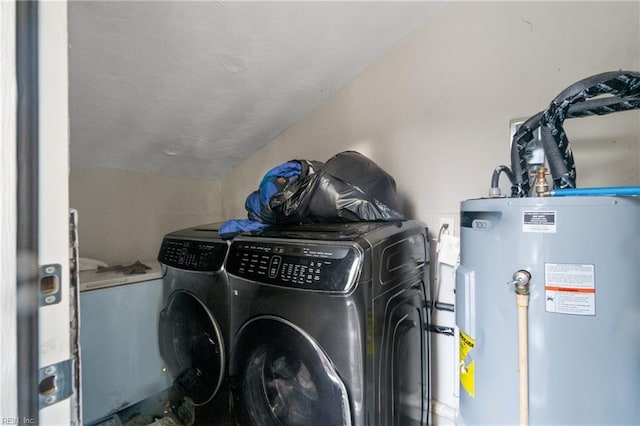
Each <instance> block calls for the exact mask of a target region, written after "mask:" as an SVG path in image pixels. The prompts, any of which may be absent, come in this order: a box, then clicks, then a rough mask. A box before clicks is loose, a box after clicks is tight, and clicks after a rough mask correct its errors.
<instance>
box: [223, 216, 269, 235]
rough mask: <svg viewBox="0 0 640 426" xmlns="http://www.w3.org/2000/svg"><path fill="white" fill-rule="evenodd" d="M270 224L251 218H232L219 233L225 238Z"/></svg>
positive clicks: (253, 230)
mask: <svg viewBox="0 0 640 426" xmlns="http://www.w3.org/2000/svg"><path fill="white" fill-rule="evenodd" d="M267 226H269V224H267V223H262V222H257V221H255V220H250V219H231V220H228V221H226V222H225V223H223V224H222V226H221V227H220V229H218V233H219V234H220V235H221V236H222V237H223V238H224V237H228V236H233V235H236V234H238V233H240V232H255V231H259V230H261V229H264V228H266V227H267Z"/></svg>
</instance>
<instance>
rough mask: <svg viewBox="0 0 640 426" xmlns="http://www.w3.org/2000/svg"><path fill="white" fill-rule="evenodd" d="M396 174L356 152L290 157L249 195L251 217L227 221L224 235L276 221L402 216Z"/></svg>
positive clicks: (259, 227)
mask: <svg viewBox="0 0 640 426" xmlns="http://www.w3.org/2000/svg"><path fill="white" fill-rule="evenodd" d="M401 206H402V203H401V200H400V198H399V197H398V194H397V193H396V183H395V180H394V179H393V177H392V176H390V175H389V174H388V173H386V172H385V171H384V170H382V169H381V168H380V167H379V166H378V165H377V164H375V163H374V162H373V161H371V160H370V159H369V158H367V157H366V156H364V155H362V154H360V153H359V152H356V151H344V152H341V153H339V154H337V155H335V156H333V157H332V158H331V159H329V160H328V161H327V162H326V163H322V162H319V161H313V160H291V161H288V162H286V163H284V164H281V165H279V166H277V167H274V168H273V169H271V170H269V171H268V172H267V173H266V174H265V175H264V177H263V178H262V181H261V182H260V185H259V186H258V189H257V190H256V191H254V192H252V193H251V194H249V196H248V197H247V199H246V201H245V209H246V210H247V213H248V214H247V216H248V219H233V220H230V221H227V222H225V223H224V224H223V225H222V227H221V228H220V230H219V233H220V235H222V236H223V237H230V236H233V235H236V234H238V233H240V232H259V231H260V230H262V229H264V228H266V227H268V226H271V225H275V224H299V223H306V222H354V221H393V220H403V219H404V215H403V214H402V213H401V211H402V208H401Z"/></svg>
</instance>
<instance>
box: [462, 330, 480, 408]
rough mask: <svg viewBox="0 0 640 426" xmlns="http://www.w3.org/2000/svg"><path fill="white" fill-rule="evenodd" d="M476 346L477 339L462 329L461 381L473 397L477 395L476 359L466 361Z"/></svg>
mask: <svg viewBox="0 0 640 426" xmlns="http://www.w3.org/2000/svg"><path fill="white" fill-rule="evenodd" d="M475 346H476V341H475V340H473V339H472V338H471V336H469V335H468V334H466V333H465V332H463V331H462V330H460V383H461V384H462V387H463V388H464V389H465V390H466V391H467V393H468V394H469V395H471V396H472V397H475V396H476V386H475V374H474V373H475V361H471V362H470V363H469V364H466V363H465V360H466V358H467V355H468V354H469V352H470V351H471V349H473V348H474V347H475Z"/></svg>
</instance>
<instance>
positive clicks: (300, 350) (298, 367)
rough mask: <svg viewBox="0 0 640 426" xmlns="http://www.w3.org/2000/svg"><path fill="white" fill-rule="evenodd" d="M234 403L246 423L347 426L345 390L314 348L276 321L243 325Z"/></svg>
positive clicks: (310, 341)
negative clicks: (244, 417) (236, 404)
mask: <svg viewBox="0 0 640 426" xmlns="http://www.w3.org/2000/svg"><path fill="white" fill-rule="evenodd" d="M234 357H235V361H236V362H237V364H236V365H237V367H238V368H237V373H238V375H237V377H236V382H237V383H238V386H235V389H234V398H235V399H236V402H237V403H238V405H239V407H238V408H239V411H240V412H241V413H245V414H244V415H246V416H248V417H249V418H248V419H244V420H247V421H250V422H251V423H252V424H259V425H265V426H267V425H268V426H271V425H278V426H279V425H282V426H294V425H311V424H317V425H350V424H351V410H350V403H349V397H348V395H347V390H346V387H345V385H344V383H343V382H342V380H341V379H340V377H339V376H338V374H337V372H336V370H335V368H334V366H333V364H332V362H331V361H330V360H329V358H328V357H327V355H326V354H325V353H324V351H323V350H322V349H321V348H320V347H319V346H318V344H317V343H316V342H315V341H314V340H313V339H312V338H311V337H310V336H309V335H307V334H306V333H304V331H302V330H301V329H299V328H298V327H296V326H295V325H293V324H291V323H289V322H287V321H284V320H282V319H280V318H276V317H260V318H256V319H254V320H252V321H251V322H249V323H247V324H246V325H245V326H244V327H243V328H242V330H241V331H240V333H239V334H238V340H237V345H236V350H235V352H234Z"/></svg>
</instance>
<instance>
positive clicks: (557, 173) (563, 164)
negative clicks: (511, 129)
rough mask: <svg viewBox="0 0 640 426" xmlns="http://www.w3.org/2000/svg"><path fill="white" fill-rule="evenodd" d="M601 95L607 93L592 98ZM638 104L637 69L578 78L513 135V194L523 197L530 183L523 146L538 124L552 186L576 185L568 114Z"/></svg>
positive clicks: (606, 111)
mask: <svg viewBox="0 0 640 426" xmlns="http://www.w3.org/2000/svg"><path fill="white" fill-rule="evenodd" d="M601 95H612V96H608V97H603V98H598V99H591V100H588V99H590V98H595V97H597V96H601ZM638 108H640V73H638V72H633V71H611V72H605V73H601V74H596V75H594V76H591V77H587V78H585V79H583V80H580V81H578V82H576V83H574V84H572V85H571V86H569V87H567V88H566V89H565V90H563V91H562V92H561V93H560V94H559V95H558V96H556V97H555V98H554V99H553V101H551V103H550V105H549V107H548V108H547V109H546V110H544V111H542V112H539V113H537V114H536V115H534V116H533V117H531V118H529V119H528V120H527V121H526V122H524V123H523V124H522V125H521V126H520V127H519V128H518V130H517V131H516V133H515V134H514V135H513V141H512V145H511V169H512V171H513V173H514V177H515V183H514V184H513V185H512V187H511V196H512V197H526V196H528V194H529V189H530V184H529V175H528V169H527V162H526V161H527V160H526V146H527V143H528V142H529V141H531V140H532V139H533V132H534V131H535V130H536V129H537V128H538V127H541V134H542V146H543V148H544V151H545V155H546V156H547V161H548V163H549V169H550V171H551V176H552V177H553V182H554V188H555V189H561V188H575V186H576V167H575V161H574V159H573V154H572V153H571V148H570V146H569V139H568V138H567V135H566V133H565V131H564V128H563V127H562V126H563V123H564V120H566V119H568V118H578V117H589V116H592V115H606V114H610V113H614V112H621V111H628V110H632V109H638Z"/></svg>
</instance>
